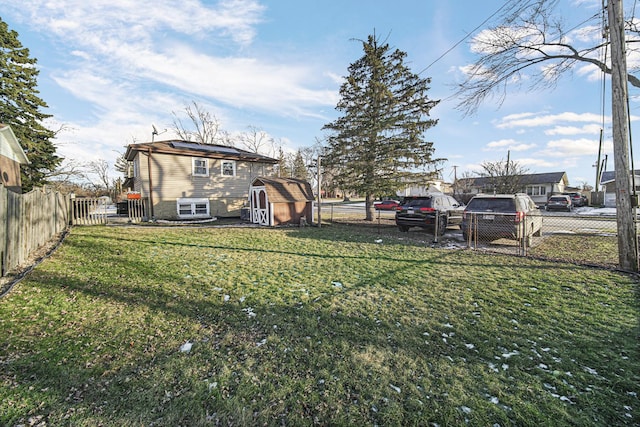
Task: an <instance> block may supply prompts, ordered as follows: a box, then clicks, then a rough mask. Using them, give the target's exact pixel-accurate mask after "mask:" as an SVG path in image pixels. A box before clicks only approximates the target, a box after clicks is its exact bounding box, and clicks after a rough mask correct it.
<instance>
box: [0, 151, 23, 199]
mask: <svg viewBox="0 0 640 427" xmlns="http://www.w3.org/2000/svg"><path fill="white" fill-rule="evenodd" d="M0 184H3V185H4V186H5V188H6V189H7V190H11V191H13V192H15V193H20V192H21V190H22V186H21V183H20V163H18V162H16V161H14V160H12V159H9V158H7V157H4V156H0Z"/></svg>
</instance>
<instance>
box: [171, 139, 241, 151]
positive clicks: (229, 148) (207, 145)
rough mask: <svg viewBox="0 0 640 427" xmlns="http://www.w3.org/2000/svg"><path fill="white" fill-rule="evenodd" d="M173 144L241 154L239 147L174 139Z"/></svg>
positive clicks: (192, 148) (174, 145)
mask: <svg viewBox="0 0 640 427" xmlns="http://www.w3.org/2000/svg"><path fill="white" fill-rule="evenodd" d="M171 145H172V146H173V148H186V149H189V150H198V151H206V152H209V153H224V154H240V152H239V151H238V149H237V148H234V147H225V146H220V145H210V144H198V143H197V142H187V141H174V142H172V143H171Z"/></svg>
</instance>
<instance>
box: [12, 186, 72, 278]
mask: <svg viewBox="0 0 640 427" xmlns="http://www.w3.org/2000/svg"><path fill="white" fill-rule="evenodd" d="M69 206H70V203H69V196H68V195H63V194H62V193H59V192H57V191H54V190H52V189H48V188H46V187H45V188H37V189H35V190H33V191H31V192H29V193H26V194H18V193H14V192H12V191H8V190H7V189H6V188H4V186H2V185H0V275H1V276H5V275H6V274H7V273H8V272H9V271H11V270H13V269H15V268H17V267H19V266H21V265H24V264H25V262H26V261H27V259H28V258H29V255H30V254H31V253H32V252H34V251H35V250H37V249H38V248H40V247H42V246H44V245H45V244H46V243H47V242H49V241H50V240H51V239H52V238H53V237H54V236H56V235H58V234H60V233H62V232H63V231H64V230H65V229H66V228H67V227H68V225H69Z"/></svg>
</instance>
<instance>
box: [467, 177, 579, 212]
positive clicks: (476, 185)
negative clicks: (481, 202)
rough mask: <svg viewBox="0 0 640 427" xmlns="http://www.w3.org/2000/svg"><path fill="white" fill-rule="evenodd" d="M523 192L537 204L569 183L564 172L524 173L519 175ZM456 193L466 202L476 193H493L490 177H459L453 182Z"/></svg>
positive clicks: (544, 201)
mask: <svg viewBox="0 0 640 427" xmlns="http://www.w3.org/2000/svg"><path fill="white" fill-rule="evenodd" d="M519 180H520V185H521V187H522V189H521V190H520V191H522V192H523V193H527V194H528V195H529V196H531V198H532V199H533V201H534V202H536V204H537V205H544V204H546V203H547V198H548V197H549V196H550V195H551V194H553V193H562V192H564V191H565V188H566V187H567V186H568V185H569V179H568V178H567V173H566V172H549V173H534V174H524V175H520V176H519ZM455 188H456V195H461V196H462V197H461V198H462V199H463V200H462V201H463V202H464V203H467V202H468V201H469V199H471V197H473V196H474V195H476V194H478V193H493V192H494V188H493V185H492V179H491V178H490V177H475V178H460V179H458V180H457V181H456V184H455Z"/></svg>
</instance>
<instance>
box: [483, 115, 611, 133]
mask: <svg viewBox="0 0 640 427" xmlns="http://www.w3.org/2000/svg"><path fill="white" fill-rule="evenodd" d="M601 121H602V116H600V115H598V114H594V113H573V112H564V113H559V114H544V115H535V114H531V115H528V116H523V115H522V114H516V115H507V116H504V117H503V118H502V119H501V120H500V122H498V123H497V124H496V127H497V128H498V129H511V128H516V127H539V126H552V125H555V124H557V123H562V122H571V123H575V122H578V123H589V122H591V123H598V122H601Z"/></svg>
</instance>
